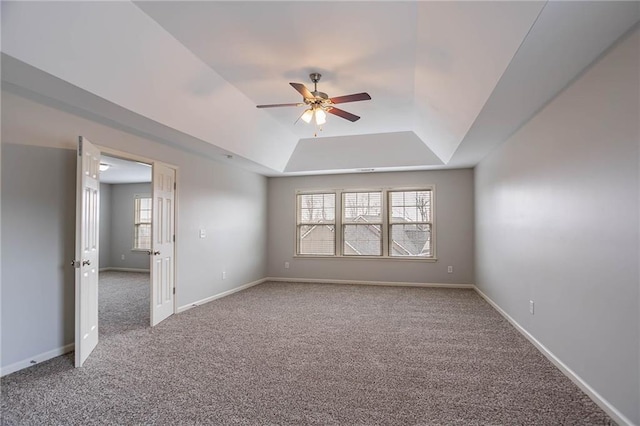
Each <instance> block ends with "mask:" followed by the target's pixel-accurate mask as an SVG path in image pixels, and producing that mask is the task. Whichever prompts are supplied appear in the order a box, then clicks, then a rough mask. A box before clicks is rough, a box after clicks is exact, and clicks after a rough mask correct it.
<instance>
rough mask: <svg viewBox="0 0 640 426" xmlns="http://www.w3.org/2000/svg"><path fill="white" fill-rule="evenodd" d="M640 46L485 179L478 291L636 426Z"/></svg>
mask: <svg viewBox="0 0 640 426" xmlns="http://www.w3.org/2000/svg"><path fill="white" fill-rule="evenodd" d="M639 45H640V37H639V36H638V32H637V31H636V33H635V35H634V36H633V37H631V38H629V39H627V40H625V41H624V42H622V43H621V44H619V45H618V46H616V48H615V49H614V50H612V51H610V52H609V53H608V54H607V56H605V57H604V58H602V59H601V60H600V61H599V62H598V63H597V64H596V65H595V66H593V67H592V68H590V69H589V70H588V71H587V72H586V73H585V74H583V75H582V76H581V77H580V78H579V79H578V80H577V81H575V82H574V83H573V84H572V85H571V86H570V87H569V88H568V89H567V90H566V91H564V92H563V93H562V94H561V95H560V96H558V97H557V98H556V99H554V100H553V101H552V102H551V103H550V104H549V105H547V106H546V108H544V109H543V110H542V111H540V112H539V113H538V114H537V115H536V116H535V117H534V118H533V119H532V120H531V121H530V122H529V123H527V124H526V125H525V126H524V127H523V128H522V129H520V130H519V131H518V132H516V134H514V135H513V136H512V137H511V138H510V139H509V140H508V141H507V142H506V143H505V144H504V145H502V146H501V147H500V148H499V149H497V150H496V151H495V152H493V153H492V154H491V155H490V156H488V157H487V158H486V159H484V160H483V161H482V162H481V163H480V164H479V165H478V166H477V167H476V172H475V194H476V216H475V218H476V231H477V233H476V249H475V253H476V284H477V285H478V287H479V288H480V289H481V290H482V291H483V292H484V293H486V294H487V295H488V296H489V297H490V298H491V299H493V300H494V301H495V302H496V303H497V304H498V305H499V306H500V307H501V308H502V309H503V310H505V311H506V312H507V313H508V314H509V315H510V316H511V317H512V318H514V319H515V320H516V321H517V322H518V323H519V324H520V325H522V326H523V327H524V328H525V329H526V330H527V331H528V332H529V333H531V334H532V335H533V336H534V337H535V338H536V339H537V340H538V341H540V342H541V343H542V344H543V345H544V346H546V347H547V348H548V349H549V350H550V351H551V352H552V353H553V354H555V355H556V356H557V357H558V358H559V359H560V360H561V361H562V362H564V363H565V364H566V365H567V366H568V367H569V368H570V369H572V370H573V371H574V372H575V373H576V374H577V375H578V376H580V377H581V378H582V379H583V380H585V381H586V382H587V383H588V384H589V385H590V386H591V387H592V388H593V389H595V391H596V392H598V393H599V394H600V395H601V396H602V397H604V398H605V399H606V400H607V401H609V402H610V403H611V404H612V405H613V406H615V407H616V408H617V409H618V410H619V411H620V412H621V413H623V415H625V416H626V417H627V418H628V419H629V420H631V421H632V422H634V423H636V424H638V423H640V413H639V411H638V410H639V407H640V398H639V395H638V393H639V385H640V377H639V372H638V370H639V360H640V358H639V354H638V351H639V345H640V342H639V329H638V327H639V322H640V318H639V310H638V305H639V291H638V286H639V282H640V281H639V276H638V255H639V252H638V202H639V196H638V193H639V182H638V171H639V167H638V153H639V150H638V145H639V138H640V137H639V134H640V132H639V129H638V120H639V116H640V109H639V106H638V102H639V93H640V87H639V78H638V76H639V75H640V70H639V66H638V46H639ZM529 300H534V302H535V315H530V314H529V312H528V304H529Z"/></svg>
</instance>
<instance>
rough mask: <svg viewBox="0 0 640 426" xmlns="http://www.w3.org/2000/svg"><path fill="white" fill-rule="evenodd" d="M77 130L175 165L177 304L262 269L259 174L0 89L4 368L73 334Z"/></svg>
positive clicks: (263, 190)
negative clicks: (70, 264)
mask: <svg viewBox="0 0 640 426" xmlns="http://www.w3.org/2000/svg"><path fill="white" fill-rule="evenodd" d="M78 135H83V136H86V137H87V138H88V139H89V140H90V141H91V142H93V143H95V144H99V145H102V146H106V147H110V148H112V149H116V150H120V151H123V152H129V153H131V154H135V155H140V156H143V157H147V158H151V159H156V160H159V161H165V162H167V163H170V164H173V165H175V166H177V167H178V174H177V184H178V188H177V208H178V211H177V226H176V234H177V236H176V262H177V264H176V273H177V277H176V292H177V294H176V297H177V305H178V306H188V305H190V304H192V303H194V302H197V301H199V300H202V299H204V298H207V297H210V296H214V295H217V294H219V293H221V292H224V291H227V290H230V289H234V288H237V287H239V286H241V285H243V284H246V283H249V282H253V281H256V280H259V279H262V278H263V277H265V276H266V235H267V229H266V226H267V221H266V205H267V179H266V178H265V177H263V176H260V175H257V174H255V173H251V172H247V171H244V170H241V169H239V168H236V167H234V166H232V165H227V164H223V163H222V162H218V161H215V160H211V159H207V158H204V157H203V156H201V155H194V154H190V153H188V152H185V151H182V150H178V149H175V148H173V147H171V146H170V145H168V144H160V143H156V142H153V141H150V140H148V139H144V138H142V137H139V136H135V135H132V134H130V133H127V132H124V131H120V130H117V129H114V128H112V127H108V126H106V125H102V124H99V123H97V122H94V121H91V120H87V119H85V118H82V117H79V116H77V115H74V114H71V113H69V112H66V111H63V110H61V109H58V108H53V107H51V106H47V105H43V104H41V103H39V102H35V101H33V100H32V99H26V98H24V97H22V96H19V95H17V94H15V93H13V92H7V91H3V92H2V141H3V142H2V162H3V164H2V185H3V188H2V195H1V196H2V202H1V205H2V209H3V211H2V234H1V236H2V265H3V270H2V287H1V291H2V324H1V326H2V330H1V334H2V343H3V344H2V353H1V355H2V356H1V358H2V367H5V366H8V365H11V364H13V363H16V362H20V361H23V360H28V359H30V358H31V357H33V356H35V355H38V354H42V353H44V352H47V351H51V350H56V349H58V348H61V347H63V346H64V345H66V344H69V343H72V342H73V338H74V337H73V329H74V305H73V300H74V295H73V294H74V290H73V289H74V283H73V280H74V277H73V271H72V269H70V268H68V267H67V265H68V262H69V261H70V260H71V259H73V251H74V249H73V242H74V233H75V230H74V217H75V210H74V209H75V198H74V197H75V195H74V194H75V154H74V151H72V149H74V147H75V145H76V143H77V139H78ZM13 144H18V145H31V146H16V145H13ZM34 146H42V147H48V148H45V149H43V148H37V147H34ZM35 170H42V171H43V172H42V174H37V173H34V171H35ZM31 219H32V220H31ZM200 228H205V229H206V231H207V236H206V238H203V239H201V238H199V232H198V231H199V229H200ZM36 254H37V255H36ZM223 270H224V271H226V273H227V276H226V280H223V279H222V276H221V275H222V271H223Z"/></svg>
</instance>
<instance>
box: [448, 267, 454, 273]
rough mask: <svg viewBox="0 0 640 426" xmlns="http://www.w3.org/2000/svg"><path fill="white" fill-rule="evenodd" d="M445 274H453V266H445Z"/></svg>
mask: <svg viewBox="0 0 640 426" xmlns="http://www.w3.org/2000/svg"><path fill="white" fill-rule="evenodd" d="M447 274H453V266H447Z"/></svg>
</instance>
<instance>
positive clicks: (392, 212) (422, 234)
mask: <svg viewBox="0 0 640 426" xmlns="http://www.w3.org/2000/svg"><path fill="white" fill-rule="evenodd" d="M389 240H390V246H389V255H390V256H424V257H432V255H431V251H432V249H431V191H390V192H389Z"/></svg>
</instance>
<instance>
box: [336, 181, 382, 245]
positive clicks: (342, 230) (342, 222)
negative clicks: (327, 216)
mask: <svg viewBox="0 0 640 426" xmlns="http://www.w3.org/2000/svg"><path fill="white" fill-rule="evenodd" d="M347 194H380V220H379V221H378V222H368V223H367V224H368V225H379V226H380V254H345V244H348V243H347V242H346V238H345V237H344V235H345V230H346V227H347V226H349V225H363V223H362V222H356V221H352V220H347V218H346V209H347V208H350V207H347V206H346V203H345V196H346V195H347ZM340 197H341V204H342V205H341V208H340V237H341V240H342V241H341V244H340V255H341V256H344V257H381V256H383V255H384V211H385V207H384V191H382V190H343V191H341V193H340ZM356 198H357V195H356ZM356 203H357V202H356ZM370 206H371V204H370V197H369V203H368V207H370ZM355 208H356V209H359V208H362V207H361V206H360V205H359V204H356V207H355ZM353 250H354V251H355V248H353Z"/></svg>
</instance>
